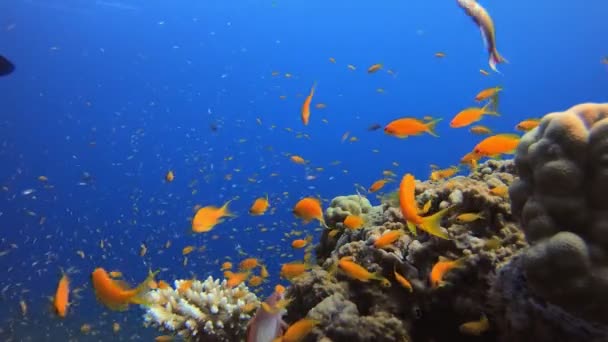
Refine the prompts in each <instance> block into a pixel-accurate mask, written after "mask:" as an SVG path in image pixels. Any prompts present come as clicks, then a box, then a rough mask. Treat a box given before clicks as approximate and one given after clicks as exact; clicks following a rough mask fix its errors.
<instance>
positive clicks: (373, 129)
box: [367, 123, 382, 132]
mask: <svg viewBox="0 0 608 342" xmlns="http://www.w3.org/2000/svg"><path fill="white" fill-rule="evenodd" d="M381 127H382V126H381V125H380V124H377V123H375V124H373V125H371V126H369V127H368V128H367V130H368V131H370V132H371V131H377V130H379V129H380V128H381Z"/></svg>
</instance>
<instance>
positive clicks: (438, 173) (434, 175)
mask: <svg viewBox="0 0 608 342" xmlns="http://www.w3.org/2000/svg"><path fill="white" fill-rule="evenodd" d="M458 171H460V168H459V167H458V166H452V167H450V168H447V169H442V170H433V171H431V176H430V177H429V178H430V179H431V180H432V181H439V180H442V179H445V178H449V177H452V176H453V175H455V174H457V173H458Z"/></svg>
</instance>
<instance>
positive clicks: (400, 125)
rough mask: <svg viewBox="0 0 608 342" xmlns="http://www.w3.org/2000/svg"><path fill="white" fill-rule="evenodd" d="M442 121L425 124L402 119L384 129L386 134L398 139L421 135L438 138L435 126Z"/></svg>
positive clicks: (420, 121) (410, 119) (414, 120)
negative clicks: (425, 134)
mask: <svg viewBox="0 0 608 342" xmlns="http://www.w3.org/2000/svg"><path fill="white" fill-rule="evenodd" d="M441 120H442V119H436V120H432V121H429V122H424V121H422V120H419V119H415V118H401V119H397V120H394V121H392V122H390V123H389V124H388V125H386V127H384V133H386V134H388V135H392V136H395V137H397V138H407V137H408V136H410V135H420V134H422V133H428V134H430V135H432V136H434V137H438V135H437V134H435V131H434V130H435V125H436V124H437V123H438V122H439V121H441Z"/></svg>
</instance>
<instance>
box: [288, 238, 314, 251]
mask: <svg viewBox="0 0 608 342" xmlns="http://www.w3.org/2000/svg"><path fill="white" fill-rule="evenodd" d="M311 241H312V235H309V236H307V237H306V239H297V240H293V241H292V242H291V247H293V248H296V249H300V248H304V247H306V245H308V244H309V243H310V242H311Z"/></svg>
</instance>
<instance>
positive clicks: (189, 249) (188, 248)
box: [182, 246, 194, 255]
mask: <svg viewBox="0 0 608 342" xmlns="http://www.w3.org/2000/svg"><path fill="white" fill-rule="evenodd" d="M193 250H194V246H186V247H184V248H183V249H182V255H188V254H190V253H192V251H193Z"/></svg>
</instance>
